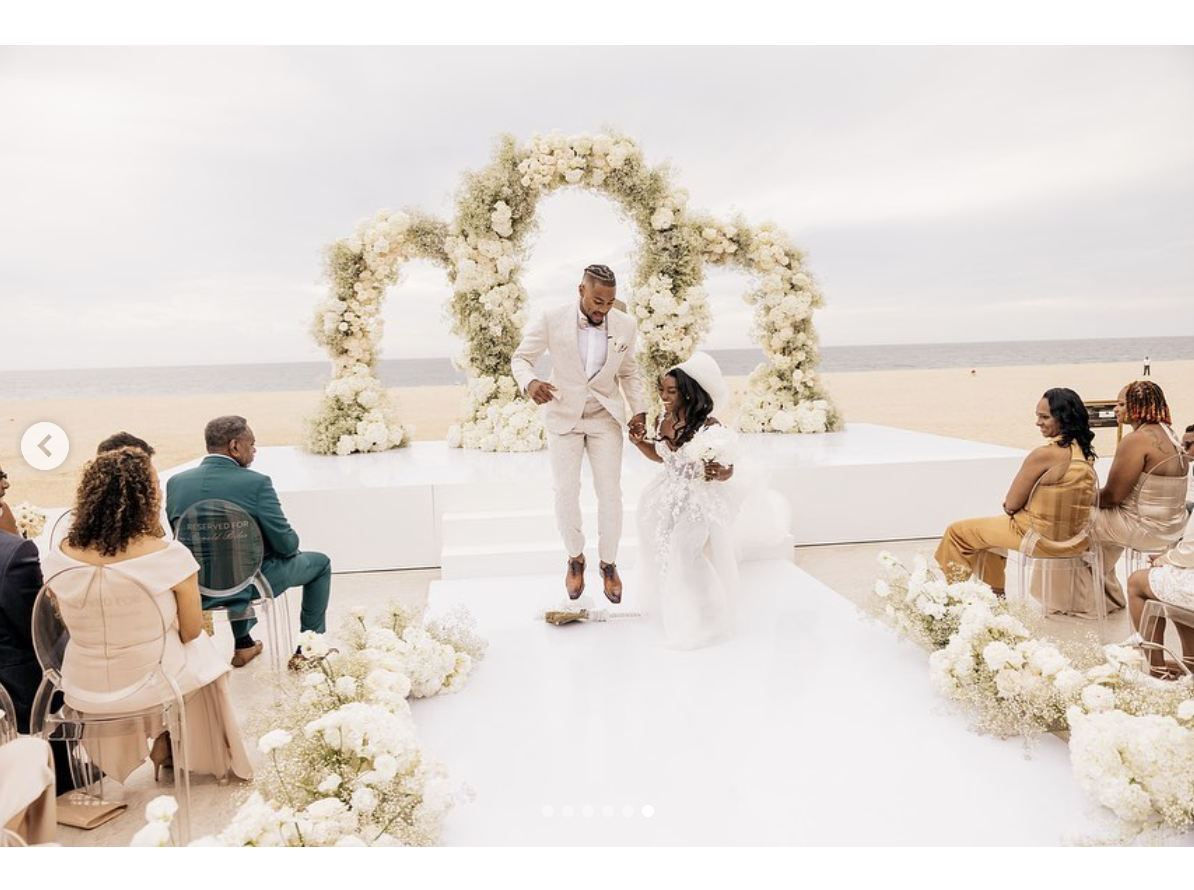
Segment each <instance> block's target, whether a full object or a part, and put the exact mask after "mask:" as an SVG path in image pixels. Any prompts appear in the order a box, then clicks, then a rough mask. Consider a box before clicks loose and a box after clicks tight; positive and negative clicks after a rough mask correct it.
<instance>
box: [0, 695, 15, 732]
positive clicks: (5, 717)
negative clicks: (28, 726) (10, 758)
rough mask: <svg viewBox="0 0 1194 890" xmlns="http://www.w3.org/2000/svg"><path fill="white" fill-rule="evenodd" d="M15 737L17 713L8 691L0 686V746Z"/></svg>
mask: <svg viewBox="0 0 1194 890" xmlns="http://www.w3.org/2000/svg"><path fill="white" fill-rule="evenodd" d="M16 737H17V711H16V708H14V707H13V704H12V699H11V698H10V697H9V695H8V690H7V689H5V688H4V687H3V686H0V745H3V744H4V743H5V742H11V741H12V740H13V739H15V738H16Z"/></svg>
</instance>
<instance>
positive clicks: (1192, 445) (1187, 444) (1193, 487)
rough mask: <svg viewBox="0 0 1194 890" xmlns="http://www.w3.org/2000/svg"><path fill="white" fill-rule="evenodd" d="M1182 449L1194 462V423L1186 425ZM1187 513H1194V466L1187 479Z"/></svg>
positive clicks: (1193, 462) (1192, 462)
mask: <svg viewBox="0 0 1194 890" xmlns="http://www.w3.org/2000/svg"><path fill="white" fill-rule="evenodd" d="M1182 451H1184V452H1186V457H1188V458H1191V461H1190V462H1191V464H1194V423H1192V424H1190V425H1189V426H1188V427H1186V433H1185V435H1183V436H1182ZM1186 513H1187V514H1189V513H1194V468H1192V469H1191V470H1190V478H1189V479H1188V480H1187V488H1186Z"/></svg>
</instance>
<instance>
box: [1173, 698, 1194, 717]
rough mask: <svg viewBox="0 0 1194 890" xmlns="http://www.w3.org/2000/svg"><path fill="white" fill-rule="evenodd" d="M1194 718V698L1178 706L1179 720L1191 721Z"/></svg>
mask: <svg viewBox="0 0 1194 890" xmlns="http://www.w3.org/2000/svg"><path fill="white" fill-rule="evenodd" d="M1191 718H1194V698H1188V699H1186V700H1185V701H1184V702H1182V703H1181V704H1180V705H1178V706H1177V719H1178V720H1190V719H1191Z"/></svg>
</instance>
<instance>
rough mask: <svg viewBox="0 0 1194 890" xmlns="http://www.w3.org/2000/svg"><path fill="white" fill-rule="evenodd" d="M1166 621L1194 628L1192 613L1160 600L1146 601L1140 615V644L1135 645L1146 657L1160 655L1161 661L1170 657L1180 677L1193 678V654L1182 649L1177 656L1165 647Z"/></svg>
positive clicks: (1193, 614) (1193, 613)
mask: <svg viewBox="0 0 1194 890" xmlns="http://www.w3.org/2000/svg"><path fill="white" fill-rule="evenodd" d="M1166 621H1169V622H1172V623H1173V624H1182V625H1185V626H1186V627H1189V628H1194V611H1191V610H1190V609H1186V608H1183V607H1181V606H1175V605H1173V604H1172V603H1165V602H1162V601H1161V600H1152V599H1150V600H1148V601H1147V602H1146V603H1145V604H1144V611H1143V612H1141V613H1140V642H1139V643H1138V644H1137V645H1138V646H1139V647H1140V649H1142V650H1143V651H1144V653H1145V655H1146V656H1150V655H1152V654H1153V653H1160V657H1161V659H1162V660H1164V659H1165V656H1166V655H1168V656H1170V661H1172V663H1173V664H1175V665H1177V668H1178V671H1179V672H1180V675H1181V676H1183V677H1190V676H1194V652H1186V651H1185V650H1184V648H1183V650H1182V652H1181V654H1180V655H1179V654H1178V653H1176V652H1174V651H1173V650H1172V649H1170V648H1169V647H1167V646H1166V645H1165V623H1166ZM1149 661H1151V659H1149Z"/></svg>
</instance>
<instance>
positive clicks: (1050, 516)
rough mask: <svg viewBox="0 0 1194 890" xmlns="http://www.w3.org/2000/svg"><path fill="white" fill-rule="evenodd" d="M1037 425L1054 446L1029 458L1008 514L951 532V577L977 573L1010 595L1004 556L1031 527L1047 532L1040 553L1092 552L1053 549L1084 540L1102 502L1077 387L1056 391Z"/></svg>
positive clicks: (942, 559) (947, 558)
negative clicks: (1096, 506)
mask: <svg viewBox="0 0 1194 890" xmlns="http://www.w3.org/2000/svg"><path fill="white" fill-rule="evenodd" d="M1036 426H1037V429H1038V430H1040V433H1041V435H1042V436H1043V437H1044V438H1046V439H1048V440H1049V441H1048V442H1047V443H1046V444H1045V445H1041V446H1040V447H1039V448H1035V449H1033V450H1032V451H1030V452H1029V453H1028V457H1026V458H1025V459H1024V463H1023V464H1021V466H1020V470H1019V472H1018V473H1016V478H1015V479H1013V480H1012V484H1011V487H1010V488H1009V489H1008V491H1007V496H1006V497H1005V498H1004V500H1003V512H1004V515H1003V516H992V517H984V518H981V519H963V520H960V521H958V522H954V523H951V524H950V526H949V528H947V529H946V530H945V536H944V537H943V538H942V539H941V545H940V546H939V547H938V548H937V555H936V559H937V563H938V565H940V566H941V570H942V571H943V572H945V575H946V577H947V578H949V579H950V580H956V581H961V580H964V579H966V578H968V577H970V575H971V574H974V575H977V576H978V578H979V579H980V580H982V581H986V582H987V583H988V584H990V585H991V588H992V589H993V590H994V591H995V592H996V593H999V594H1002V593H1003V590H1004V576H1005V573H1006V569H1007V557H1006V556H1004V555H1003V552H1006V551H1008V550H1018V549H1020V544H1021V542H1022V541H1023V540H1024V537H1025V536H1026V535H1027V534H1028V533H1029V531H1030V530H1035V531H1037V532H1038V533H1039V534H1040V535H1041V540H1039V541H1038V542H1037V544H1036V546H1035V549H1034V551H1033V555H1035V556H1054V557H1061V556H1075V555H1077V554H1078V553H1081V552H1083V551H1084V550H1085V549H1086V546H1087V545H1086V543H1085V542H1082V543H1081V544H1078V545H1075V549H1073V550H1069V549H1064V548H1059V547H1057V546H1055V545H1053V544H1052V542H1056V541H1067V540H1069V539H1071V538H1074V537H1076V536H1077V535H1079V534H1080V533H1081V531H1082V529H1083V528H1084V527H1085V526H1086V525H1087V523H1088V522H1089V521H1090V510H1091V508H1092V506H1093V505H1094V486H1093V485H1092V484H1091V480H1092V476H1091V470H1090V469H1089V467H1090V465H1091V464H1093V463H1094V460H1095V456H1096V455H1095V451H1094V432H1093V431H1092V430H1091V428H1090V417H1089V415H1088V414H1087V412H1086V406H1085V405H1084V404H1082V399H1081V397H1080V396H1079V395H1078V394H1077V393H1076V392H1074V391H1073V390H1072V389H1063V388H1057V389H1050V390H1048V391H1047V392H1046V393H1045V394H1044V395H1043V396H1041V400H1040V401H1039V402H1037V406H1036ZM1034 487H1035V489H1036V495H1035V497H1034V498H1033V501H1032V503H1029V496H1030V495H1032V493H1033V489H1034ZM999 551H1003V552H999Z"/></svg>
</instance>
